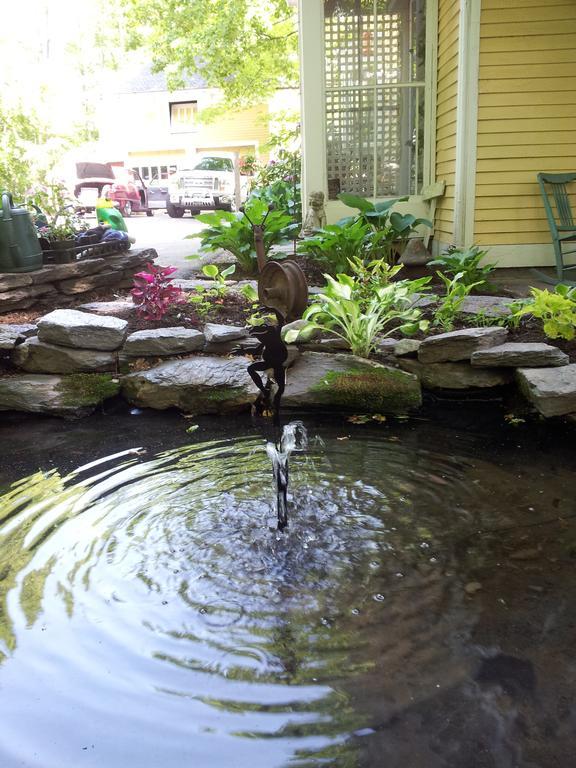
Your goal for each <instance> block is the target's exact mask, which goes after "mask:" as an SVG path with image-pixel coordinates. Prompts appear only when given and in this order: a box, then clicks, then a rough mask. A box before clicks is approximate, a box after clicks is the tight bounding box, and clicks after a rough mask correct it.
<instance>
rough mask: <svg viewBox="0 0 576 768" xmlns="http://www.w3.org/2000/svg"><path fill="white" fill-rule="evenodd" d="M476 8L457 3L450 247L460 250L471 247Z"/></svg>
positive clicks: (467, 1) (475, 3)
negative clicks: (452, 221)
mask: <svg viewBox="0 0 576 768" xmlns="http://www.w3.org/2000/svg"><path fill="white" fill-rule="evenodd" d="M480 4H481V0H460V27H459V33H458V34H459V38H458V40H459V45H458V100H457V107H456V110H457V112H456V114H457V117H456V120H457V123H456V169H455V171H456V172H455V181H454V243H455V244H456V245H458V246H464V247H469V246H471V245H472V244H473V240H474V213H475V202H476V153H477V141H478V75H479V67H480Z"/></svg>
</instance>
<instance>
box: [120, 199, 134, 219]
mask: <svg viewBox="0 0 576 768" xmlns="http://www.w3.org/2000/svg"><path fill="white" fill-rule="evenodd" d="M121 213H122V216H126V218H127V219H129V218H130V216H132V203H131V202H130V200H126V202H125V203H124V205H123V206H122V211H121Z"/></svg>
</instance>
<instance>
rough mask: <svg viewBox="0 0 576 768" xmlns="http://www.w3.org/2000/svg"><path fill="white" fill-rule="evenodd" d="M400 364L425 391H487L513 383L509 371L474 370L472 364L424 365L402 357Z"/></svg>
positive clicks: (496, 369)
mask: <svg viewBox="0 0 576 768" xmlns="http://www.w3.org/2000/svg"><path fill="white" fill-rule="evenodd" d="M398 364H399V365H400V367H401V368H402V370H404V371H409V372H410V373H413V374H415V375H416V376H417V377H418V379H419V380H420V382H421V383H422V386H423V387H424V389H432V390H434V389H486V388H489V387H502V386H504V385H506V384H509V383H510V382H511V381H512V378H513V375H512V372H511V371H510V370H509V369H506V368H504V369H502V368H473V367H472V366H471V365H470V363H467V362H456V363H422V362H421V361H420V360H416V359H414V358H409V357H402V358H400V359H399V360H398Z"/></svg>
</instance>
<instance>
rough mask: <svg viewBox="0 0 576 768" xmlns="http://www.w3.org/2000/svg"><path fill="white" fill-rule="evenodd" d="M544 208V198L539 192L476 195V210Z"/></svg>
mask: <svg viewBox="0 0 576 768" xmlns="http://www.w3.org/2000/svg"><path fill="white" fill-rule="evenodd" d="M510 209H514V210H539V209H542V210H544V205H543V203H542V198H541V197H540V194H539V193H535V194H525V195H501V196H499V197H492V196H491V195H487V196H485V197H482V196H480V195H477V197H476V211H492V210H506V211H507V210H510Z"/></svg>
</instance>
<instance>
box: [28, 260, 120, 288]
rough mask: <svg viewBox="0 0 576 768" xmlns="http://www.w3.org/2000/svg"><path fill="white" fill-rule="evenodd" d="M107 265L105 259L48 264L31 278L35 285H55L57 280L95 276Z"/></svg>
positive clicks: (32, 273)
mask: <svg viewBox="0 0 576 768" xmlns="http://www.w3.org/2000/svg"><path fill="white" fill-rule="evenodd" d="M105 265H106V260H105V259H82V261H71V262H70V263H69V264H46V265H45V266H43V267H42V269H37V270H36V271H35V272H31V273H30V278H31V282H33V283H34V284H38V283H54V282H56V281H57V280H70V279H72V278H73V277H84V276H86V275H93V274H95V273H96V272H100V270H102V269H104V267H105Z"/></svg>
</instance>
